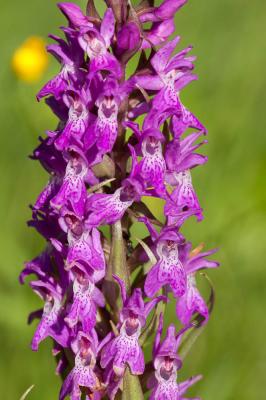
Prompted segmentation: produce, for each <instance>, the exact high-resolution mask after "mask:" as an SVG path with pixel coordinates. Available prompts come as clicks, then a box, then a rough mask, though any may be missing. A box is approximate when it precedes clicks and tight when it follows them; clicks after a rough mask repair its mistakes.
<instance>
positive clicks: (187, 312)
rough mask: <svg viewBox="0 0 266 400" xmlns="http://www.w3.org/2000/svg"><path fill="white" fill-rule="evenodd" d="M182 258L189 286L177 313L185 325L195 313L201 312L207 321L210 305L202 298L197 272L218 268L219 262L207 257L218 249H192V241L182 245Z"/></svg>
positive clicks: (178, 304)
mask: <svg viewBox="0 0 266 400" xmlns="http://www.w3.org/2000/svg"><path fill="white" fill-rule="evenodd" d="M181 247H182V248H181V249H180V259H181V260H182V263H183V266H184V269H185V271H186V274H187V288H186V291H185V294H184V295H183V296H182V297H181V298H180V299H178V301H177V303H176V314H177V316H178V318H179V320H180V321H181V322H182V324H183V325H187V324H188V323H189V322H190V320H191V318H192V316H193V315H194V314H195V313H198V314H200V315H201V316H202V317H203V318H204V320H205V323H207V321H208V319H209V310H208V306H207V304H206V303H205V300H204V299H203V298H202V296H201V294H200V293H199V291H198V289H197V286H196V279H195V274H196V272H197V271H199V270H203V269H206V268H217V267H218V266H219V263H218V262H217V261H212V260H208V259H206V257H208V256H210V255H212V254H214V253H216V251H217V249H213V250H209V251H206V252H203V253H201V252H200V248H199V249H195V251H194V254H193V252H192V253H190V251H191V243H186V244H185V245H183V246H181Z"/></svg>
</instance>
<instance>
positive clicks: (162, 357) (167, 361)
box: [148, 314, 201, 400]
mask: <svg viewBox="0 0 266 400" xmlns="http://www.w3.org/2000/svg"><path fill="white" fill-rule="evenodd" d="M189 328H190V326H186V327H185V328H184V329H182V330H181V331H180V332H178V333H177V334H176V330H175V326H174V325H170V326H169V327H168V329H167V332H166V336H165V339H164V340H163V341H162V342H161V336H162V330H163V318H162V314H161V316H160V323H159V327H158V330H157V333H156V337H155V341H154V346H153V365H154V369H155V374H154V375H152V376H151V378H150V379H149V381H148V387H149V389H152V393H151V395H150V397H149V398H150V400H172V399H174V400H182V399H183V400H185V399H184V397H183V394H184V393H185V392H186V391H187V389H188V388H189V387H190V386H191V385H193V384H194V383H196V382H197V381H198V380H199V379H201V376H200V375H198V376H195V377H193V378H190V379H189V380H187V381H185V382H183V383H180V384H178V383H177V382H176V380H177V371H178V370H179V369H180V368H181V367H182V361H181V359H180V357H179V356H178V348H179V346H180V343H181V340H182V336H183V334H184V333H185V332H186V330H187V329H189ZM160 342H161V343H160Z"/></svg>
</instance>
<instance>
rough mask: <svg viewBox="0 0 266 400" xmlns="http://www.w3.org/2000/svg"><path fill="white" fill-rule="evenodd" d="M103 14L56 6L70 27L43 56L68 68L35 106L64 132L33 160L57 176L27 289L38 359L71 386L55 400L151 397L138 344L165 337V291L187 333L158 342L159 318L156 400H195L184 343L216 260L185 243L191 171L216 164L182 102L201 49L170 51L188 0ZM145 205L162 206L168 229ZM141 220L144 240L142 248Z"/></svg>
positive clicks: (36, 214)
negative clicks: (184, 371) (36, 305)
mask: <svg viewBox="0 0 266 400" xmlns="http://www.w3.org/2000/svg"><path fill="white" fill-rule="evenodd" d="M105 3H106V8H105V12H104V13H103V16H102V13H99V10H98V4H97V5H96V2H95V0H89V1H88V2H87V7H86V13H83V11H82V10H81V8H80V7H79V6H77V5H76V4H73V3H68V2H63V3H59V5H58V7H59V9H60V10H61V11H62V13H63V14H64V16H65V17H66V19H67V26H65V27H61V28H60V29H61V32H62V33H63V37H62V38H61V37H59V36H55V35H50V37H51V38H52V39H53V40H54V43H53V44H50V45H49V46H48V47H47V50H48V52H49V53H51V54H52V55H53V56H54V57H55V58H56V59H57V60H58V61H59V63H60V66H61V67H60V71H59V73H58V74H57V75H56V76H55V77H54V78H52V79H51V80H50V81H49V82H48V83H47V84H46V85H44V86H43V88H42V89H41V90H40V91H39V93H38V95H37V99H38V100H40V99H42V98H44V97H45V103H46V104H47V105H48V106H49V108H50V109H51V111H52V112H53V113H54V114H55V115H56V116H57V117H58V119H59V121H58V124H57V127H56V130H54V131H52V130H48V131H47V132H46V134H47V136H46V137H45V138H44V139H43V138H40V143H39V145H38V147H37V148H36V149H35V150H34V153H33V155H32V156H31V158H32V159H34V160H38V161H39V162H40V164H41V166H42V167H43V168H44V169H45V170H46V171H47V172H48V174H49V179H48V183H47V185H46V186H45V188H44V189H43V190H42V191H41V193H40V195H39V196H38V197H37V200H36V202H35V204H34V205H31V206H30V208H31V211H32V217H31V220H30V221H29V222H28V225H29V226H31V227H34V228H35V229H36V231H37V232H38V233H40V234H41V235H42V237H43V238H44V239H45V241H46V249H45V251H44V252H43V253H42V254H41V255H40V256H37V257H36V258H35V259H33V260H32V261H30V262H27V263H26V264H25V267H24V269H23V271H22V272H21V274H20V278H19V279H20V282H21V283H24V281H25V280H26V278H27V276H28V275H30V274H34V275H35V277H36V278H35V279H36V280H33V281H30V286H31V287H32V289H33V290H34V291H35V292H36V293H37V294H38V295H39V296H40V297H41V299H42V300H43V306H42V308H40V309H39V310H36V311H34V312H32V313H31V314H30V315H29V322H31V321H33V320H35V319H38V320H39V321H38V322H39V323H38V326H37V329H36V331H35V334H34V336H33V339H32V349H33V350H35V351H36V350H38V347H39V344H40V343H41V342H42V341H43V340H44V339H45V338H47V337H51V338H52V339H53V348H52V354H53V356H55V357H56V364H57V365H56V374H59V375H60V376H62V377H63V378H64V382H63V384H62V388H61V391H60V394H59V399H60V400H64V399H65V398H66V397H69V398H70V399H72V400H80V399H81V398H82V399H83V398H84V399H86V400H101V399H103V398H104V399H105V398H110V399H111V400H114V399H115V398H116V397H117V392H118V390H121V391H123V396H122V397H123V398H124V397H125V398H128V397H130V396H131V393H132V392H133V391H134V396H133V397H136V398H144V396H145V391H144V390H145V388H144V386H145V381H146V374H145V375H144V376H143V377H142V378H139V377H138V375H143V374H144V370H145V360H144V354H143V349H142V346H144V345H145V342H147V340H148V338H150V337H151V336H152V335H153V332H152V331H153V330H154V328H155V330H157V325H158V318H159V309H160V311H162V310H164V307H163V305H162V304H160V306H158V307H157V305H158V304H159V302H162V301H164V302H166V301H167V300H168V299H167V297H166V296H162V295H159V293H158V292H159V291H162V292H165V293H166V294H168V292H169V291H170V290H171V291H172V292H173V295H174V298H175V301H176V314H177V318H178V320H179V322H180V323H181V324H182V325H183V326H184V328H183V329H182V330H181V331H180V332H179V333H177V334H176V332H175V328H174V326H173V325H170V326H169V328H168V329H167V332H166V337H165V339H164V340H163V341H162V342H161V335H162V330H163V319H162V316H161V317H160V319H159V329H158V331H157V333H156V335H155V343H154V350H153V365H154V370H155V372H154V373H153V375H152V377H151V378H150V380H149V388H150V389H151V397H150V398H151V399H152V400H188V399H187V398H186V397H185V396H186V394H185V392H186V390H187V389H188V388H189V387H190V386H191V385H192V384H193V383H195V382H196V381H197V380H198V379H200V376H195V377H192V378H191V379H189V380H187V381H185V382H182V383H177V372H178V370H179V369H180V368H181V365H182V362H181V359H180V357H179V355H178V350H179V345H180V341H181V337H182V335H183V333H184V332H185V331H186V330H187V329H189V328H190V327H192V325H193V326H194V322H195V321H193V319H196V320H197V321H198V319H199V320H201V321H203V323H204V322H205V323H206V322H207V321H208V318H209V309H208V306H207V304H206V303H205V300H204V298H203V297H202V296H201V294H200V292H199V290H198V288H197V286H196V275H197V272H198V271H199V270H202V269H206V268H216V267H217V266H218V263H217V262H216V261H212V260H209V259H208V258H207V257H208V256H210V255H211V254H213V253H214V252H215V250H211V251H207V252H201V249H202V247H201V246H199V247H198V248H196V249H194V250H193V251H191V243H190V242H188V241H187V240H186V239H185V237H184V236H183V235H182V234H181V233H180V230H181V228H182V226H183V224H184V223H185V221H186V220H187V219H188V218H190V217H192V216H196V217H197V219H198V220H201V219H202V210H201V208H200V204H199V201H198V198H197V194H196V192H195V189H194V187H193V185H192V179H191V170H192V169H193V168H195V167H196V166H198V165H203V164H204V163H205V162H206V161H207V157H205V156H204V155H201V154H198V152H197V151H198V148H199V147H200V146H201V145H203V144H205V143H206V142H207V141H206V140H202V139H201V137H202V136H203V135H205V134H206V133H207V131H206V129H205V127H204V126H203V125H202V123H201V122H200V121H199V120H198V119H197V118H196V117H195V116H194V114H192V112H190V110H188V109H187V108H186V107H185V106H184V105H183V104H182V102H181V100H180V93H181V91H182V89H183V88H185V87H186V86H187V85H188V84H189V83H190V82H192V81H194V80H196V79H197V77H196V75H194V73H193V69H194V60H195V57H194V56H191V55H189V53H190V50H191V49H192V47H191V46H188V47H186V48H185V49H184V50H182V51H180V52H178V53H177V54H174V52H175V49H176V45H177V44H178V42H179V39H180V38H179V37H175V38H174V39H170V40H169V37H170V36H171V35H172V33H173V32H174V29H175V28H174V20H175V13H176V12H177V11H178V10H179V9H180V8H181V7H182V6H183V5H184V4H185V3H186V0H161V1H158V2H155V1H153V0H145V1H139V2H138V3H139V4H138V5H135V4H133V3H132V2H131V1H126V0H110V1H109V0H108V1H107V0H106V1H105ZM155 3H156V4H155ZM157 45H159V47H158V48H156V46H157ZM145 49H150V50H149V51H146V50H145ZM173 54H174V55H173ZM129 62H132V65H133V64H134V65H135V66H136V69H135V72H134V73H133V74H132V75H130V74H131V73H132V72H130V69H129V68H128V67H129V64H128V63H129ZM131 71H132V69H131ZM128 77H129V78H128ZM128 128H129V129H131V130H132V131H133V134H131V132H130V131H129V130H128ZM190 128H193V129H194V130H195V131H196V132H193V133H191V132H187V130H188V129H190ZM147 196H149V197H150V198H151V197H155V198H157V199H159V200H160V203H162V201H163V202H164V207H163V212H164V218H163V222H162V221H161V219H158V217H157V216H156V214H157V213H156V212H154V210H152V209H150V208H149V205H148V204H146V200H145V198H146V197H147ZM135 222H144V223H145V225H146V227H147V229H148V232H149V235H148V236H147V237H145V238H144V239H143V240H138V241H139V244H137V245H136V246H134V240H133V237H132V235H133V232H134V229H135ZM112 224H115V227H111V225H112ZM103 225H107V226H103ZM107 228H111V229H109V233H107V231H108V230H107ZM149 261H150V262H151V263H152V266H151V267H150V268H149V267H148V265H149V264H147V262H149ZM114 273H115V274H116V275H114ZM117 275H118V276H119V277H118V276H117ZM114 281H115V282H117V283H118V285H119V287H120V292H121V298H122V305H121V301H120V297H119V296H116V291H115V289H116V287H115V286H116V284H115V282H114ZM113 285H114V286H113ZM143 289H144V293H143ZM212 294H213V291H211V295H212ZM149 298H150V299H149ZM155 306H156V309H155V310H154V312H152V313H151V310H152V309H153V308H154V307H155ZM209 308H210V306H209ZM150 314H152V315H150ZM199 317H200V318H199ZM147 321H148V323H147ZM151 365H152V363H151V362H150V363H149V362H148V365H147V366H148V368H149V366H151ZM148 368H147V371H146V372H148ZM69 371H70V372H69ZM67 374H68V375H67ZM132 375H134V376H132ZM65 377H66V378H65ZM194 400H199V399H198V398H194Z"/></svg>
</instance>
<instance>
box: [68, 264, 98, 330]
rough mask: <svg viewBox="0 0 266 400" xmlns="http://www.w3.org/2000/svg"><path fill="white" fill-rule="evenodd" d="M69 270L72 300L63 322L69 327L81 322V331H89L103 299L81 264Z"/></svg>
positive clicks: (92, 326)
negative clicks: (71, 281)
mask: <svg viewBox="0 0 266 400" xmlns="http://www.w3.org/2000/svg"><path fill="white" fill-rule="evenodd" d="M70 272H71V275H72V279H73V302H72V305H71V307H70V310H69V312H68V313H67V316H66V317H65V322H66V323H67V325H68V326H69V327H70V328H73V327H74V326H76V325H77V323H78V322H81V323H82V329H83V331H84V332H85V333H89V332H90V331H91V329H92V328H94V326H95V323H96V314H97V308H98V307H104V304H105V300H104V297H103V294H102V293H101V291H100V290H99V289H98V288H97V287H96V286H95V284H94V282H92V281H91V280H90V276H89V274H88V273H87V271H86V269H85V268H84V267H83V266H82V265H80V264H75V266H73V267H72V268H71V269H70Z"/></svg>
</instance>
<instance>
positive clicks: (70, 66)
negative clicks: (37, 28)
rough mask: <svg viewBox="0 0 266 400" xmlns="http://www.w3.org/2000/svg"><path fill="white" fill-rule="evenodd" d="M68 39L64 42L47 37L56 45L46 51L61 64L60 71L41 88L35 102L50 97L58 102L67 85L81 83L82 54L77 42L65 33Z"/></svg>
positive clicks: (56, 37)
mask: <svg viewBox="0 0 266 400" xmlns="http://www.w3.org/2000/svg"><path fill="white" fill-rule="evenodd" d="M65 34H66V37H67V39H68V41H67V42H65V41H64V40H63V39H61V38H60V37H58V36H55V35H49V37H50V38H51V39H54V40H55V41H56V42H57V43H56V44H51V45H49V46H47V51H48V52H49V53H51V54H52V55H53V56H54V57H55V58H56V59H57V60H58V61H59V62H60V64H61V66H62V67H61V71H60V72H59V74H57V75H56V76H55V77H54V78H52V79H51V80H50V81H49V82H47V83H46V84H45V85H44V86H43V88H42V89H41V90H40V91H39V93H38V94H37V100H38V101H40V100H41V99H42V98H43V97H46V96H48V95H52V96H54V97H55V99H57V100H60V98H61V96H62V95H63V94H64V92H65V91H66V90H67V88H68V86H69V83H71V84H75V83H77V82H78V84H79V85H80V83H81V81H83V75H84V74H83V73H82V70H81V69H80V67H81V66H82V63H83V59H84V57H83V53H82V51H81V49H79V46H78V43H77V41H75V40H73V38H72V37H71V36H70V35H69V34H67V32H65Z"/></svg>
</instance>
